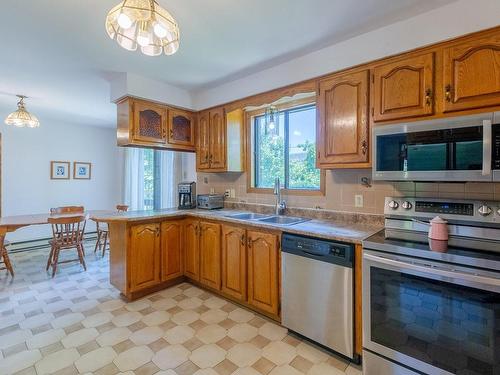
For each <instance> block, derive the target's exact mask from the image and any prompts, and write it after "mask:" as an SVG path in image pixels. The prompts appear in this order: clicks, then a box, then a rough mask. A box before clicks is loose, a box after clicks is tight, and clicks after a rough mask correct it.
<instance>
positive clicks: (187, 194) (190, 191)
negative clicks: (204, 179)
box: [177, 182, 196, 210]
mask: <svg viewBox="0 0 500 375" xmlns="http://www.w3.org/2000/svg"><path fill="white" fill-rule="evenodd" d="M177 190H178V192H179V209H180V210H186V209H190V208H196V182H181V183H180V184H179V185H178V188H177Z"/></svg>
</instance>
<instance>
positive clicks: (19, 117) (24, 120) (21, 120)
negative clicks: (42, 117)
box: [5, 95, 40, 128]
mask: <svg viewBox="0 0 500 375" xmlns="http://www.w3.org/2000/svg"><path fill="white" fill-rule="evenodd" d="M18 97H19V98H20V100H19V102H18V103H17V111H15V112H12V113H11V114H10V115H8V116H7V118H6V119H5V124H7V125H12V126H17V127H19V128H24V127H28V128H38V127H39V126H40V121H38V119H37V118H36V116H35V115H32V114H31V113H29V112H28V111H27V110H26V108H25V107H24V98H25V96H22V95H18Z"/></svg>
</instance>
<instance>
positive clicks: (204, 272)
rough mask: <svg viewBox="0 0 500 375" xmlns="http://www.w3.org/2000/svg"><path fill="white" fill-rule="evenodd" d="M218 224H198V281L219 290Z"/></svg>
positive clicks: (219, 249)
mask: <svg viewBox="0 0 500 375" xmlns="http://www.w3.org/2000/svg"><path fill="white" fill-rule="evenodd" d="M220 227H221V226H220V224H213V223H204V222H202V223H201V224H200V231H201V234H200V283H202V284H205V285H207V286H209V287H210V288H213V289H217V290H220V284H221V270H220V269H221V246H220V245H221V243H220V242H221V241H220Z"/></svg>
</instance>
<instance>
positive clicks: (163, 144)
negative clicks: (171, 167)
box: [117, 97, 195, 151]
mask: <svg viewBox="0 0 500 375" xmlns="http://www.w3.org/2000/svg"><path fill="white" fill-rule="evenodd" d="M117 111H118V123H117V143H118V146H130V147H148V148H154V149H168V150H178V151H195V113H194V112H190V111H185V110H180V109H176V108H172V107H169V106H166V105H163V104H158V103H153V102H149V101H147V100H142V99H136V98H131V97H126V98H124V99H122V100H120V101H119V102H118V103H117Z"/></svg>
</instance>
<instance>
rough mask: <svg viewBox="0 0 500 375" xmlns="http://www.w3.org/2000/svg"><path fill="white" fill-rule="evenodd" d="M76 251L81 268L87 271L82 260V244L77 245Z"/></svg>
mask: <svg viewBox="0 0 500 375" xmlns="http://www.w3.org/2000/svg"><path fill="white" fill-rule="evenodd" d="M76 251H77V252H78V258H79V259H80V264H81V265H82V266H83V269H84V270H85V271H87V265H86V264H85V259H84V258H83V245H82V244H79V245H77V246H76Z"/></svg>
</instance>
